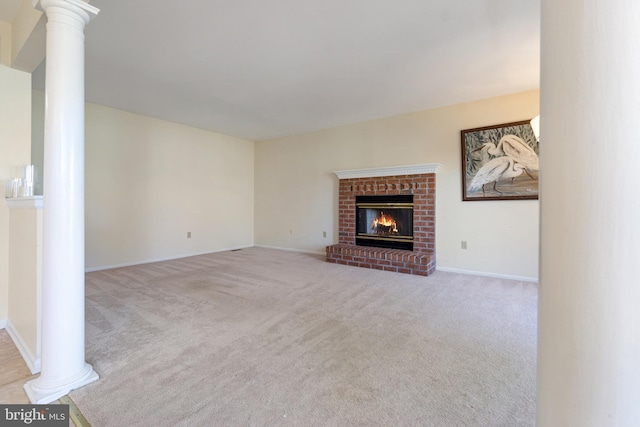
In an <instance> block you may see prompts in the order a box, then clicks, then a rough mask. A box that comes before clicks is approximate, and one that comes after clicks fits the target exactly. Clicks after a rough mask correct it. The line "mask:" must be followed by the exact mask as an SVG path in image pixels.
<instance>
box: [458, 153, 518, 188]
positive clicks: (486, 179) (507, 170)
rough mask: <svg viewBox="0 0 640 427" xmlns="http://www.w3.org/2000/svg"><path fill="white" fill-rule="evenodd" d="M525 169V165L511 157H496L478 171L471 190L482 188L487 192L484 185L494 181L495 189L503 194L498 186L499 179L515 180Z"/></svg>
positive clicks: (470, 186)
mask: <svg viewBox="0 0 640 427" xmlns="http://www.w3.org/2000/svg"><path fill="white" fill-rule="evenodd" d="M524 171H525V167H524V166H523V165H521V164H519V163H516V162H515V161H514V160H513V159H512V158H511V157H509V156H502V157H496V158H495V159H493V160H489V161H488V162H487V163H485V165H484V166H482V167H481V168H480V169H479V170H478V173H476V175H475V176H474V177H473V180H472V181H471V184H470V185H469V190H470V191H478V190H480V189H482V192H483V193H485V189H484V186H485V185H486V184H489V183H492V182H493V191H495V192H497V193H500V194H502V192H501V191H499V190H498V189H497V188H496V186H497V184H498V181H499V180H502V179H509V178H511V179H512V180H513V179H514V178H516V177H518V176H520V175H522V173H523V172H524Z"/></svg>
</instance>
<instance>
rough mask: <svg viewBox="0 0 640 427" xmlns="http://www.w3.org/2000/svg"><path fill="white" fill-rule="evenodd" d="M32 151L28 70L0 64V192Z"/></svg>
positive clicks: (4, 231)
mask: <svg viewBox="0 0 640 427" xmlns="http://www.w3.org/2000/svg"><path fill="white" fill-rule="evenodd" d="M30 152H31V74H28V73H24V72H22V71H17V70H13V69H11V68H8V67H5V66H4V65H0V195H1V196H2V198H4V188H5V187H4V186H5V181H6V179H7V178H10V177H12V176H13V175H15V174H16V170H15V169H16V168H18V167H19V166H21V165H25V164H27V163H29V158H30ZM8 281H9V209H8V208H7V206H6V204H5V202H4V200H2V201H1V202H0V324H2V323H4V321H5V320H6V319H7V310H8V283H9V282H8Z"/></svg>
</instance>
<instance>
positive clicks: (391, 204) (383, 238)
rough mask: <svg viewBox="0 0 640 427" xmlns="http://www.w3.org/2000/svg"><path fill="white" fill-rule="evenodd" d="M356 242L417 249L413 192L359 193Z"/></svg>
mask: <svg viewBox="0 0 640 427" xmlns="http://www.w3.org/2000/svg"><path fill="white" fill-rule="evenodd" d="M356 245H360V246H375V247H380V248H390V249H406V250H413V195H412V194H402V195H383V196H356Z"/></svg>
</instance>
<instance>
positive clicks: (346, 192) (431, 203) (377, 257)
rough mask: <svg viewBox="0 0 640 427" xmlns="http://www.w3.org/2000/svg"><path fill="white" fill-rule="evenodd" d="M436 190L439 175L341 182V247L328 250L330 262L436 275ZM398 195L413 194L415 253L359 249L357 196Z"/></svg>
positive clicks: (354, 179) (396, 176)
mask: <svg viewBox="0 0 640 427" xmlns="http://www.w3.org/2000/svg"><path fill="white" fill-rule="evenodd" d="M345 172H358V171H345ZM336 174H338V176H340V175H339V173H338V172H337V173H336ZM435 190H436V175H435V173H418V174H408V175H390V176H379V177H364V178H348V177H347V178H344V179H340V189H339V197H338V205H339V207H338V209H339V214H338V216H339V233H338V242H339V243H338V244H337V245H331V246H327V261H328V262H333V263H338V264H346V265H353V266H357V267H364V268H375V269H378V270H388V271H396V272H399V273H408V274H419V275H423V276H428V275H429V274H431V273H433V271H434V270H435V266H436V257H435V236H436V235H435ZM395 194H413V226H414V229H413V251H406V250H400V249H384V248H375V247H367V246H356V245H355V240H356V196H375V195H395Z"/></svg>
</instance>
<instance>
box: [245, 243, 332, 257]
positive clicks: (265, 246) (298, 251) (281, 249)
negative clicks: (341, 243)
mask: <svg viewBox="0 0 640 427" xmlns="http://www.w3.org/2000/svg"><path fill="white" fill-rule="evenodd" d="M253 246H254V247H256V248H263V249H276V250H278V251H285V252H297V253H300V254H311V255H326V252H318V251H307V250H304V249H293V248H281V247H279V246H268V245H253Z"/></svg>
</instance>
